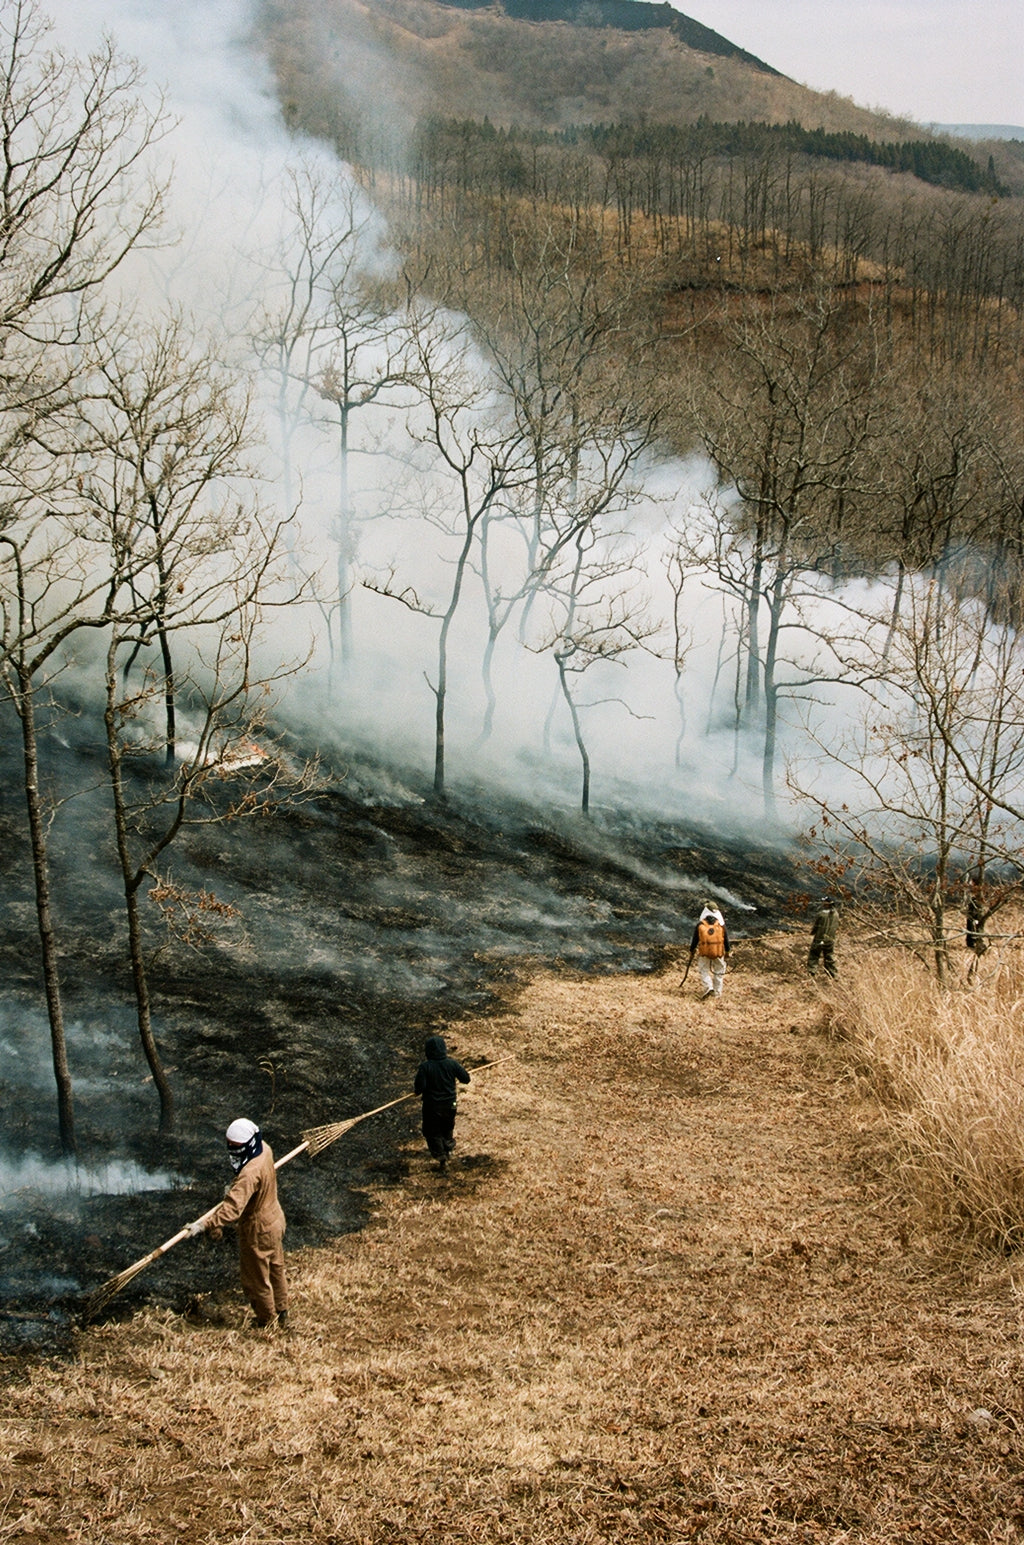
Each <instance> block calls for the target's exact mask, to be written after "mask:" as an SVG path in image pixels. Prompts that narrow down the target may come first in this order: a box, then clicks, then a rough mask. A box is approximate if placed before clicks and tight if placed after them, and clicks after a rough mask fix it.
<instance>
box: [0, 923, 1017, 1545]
mask: <svg viewBox="0 0 1024 1545" xmlns="http://www.w3.org/2000/svg"><path fill="white" fill-rule="evenodd" d="M803 949H804V940H803V938H802V937H799V936H776V937H773V938H769V939H766V940H762V941H759V942H753V941H751V942H747V943H744V944H743V945H742V946H741V947H740V948H739V949H738V950H737V951H736V954H735V970H734V971H733V972H732V973H731V974H730V977H729V978H728V980H727V985H726V998H725V1001H724V1006H723V1007H722V1008H721V1009H720V1010H718V1011H712V1010H710V1009H709V1008H708V1007H707V1006H705V1005H703V1004H701V1003H699V1002H698V994H697V991H695V990H694V982H693V976H692V975H691V979H690V981H689V982H688V983H687V985H686V989H685V991H683V992H681V991H680V963H679V962H669V965H668V967H667V968H666V970H665V971H664V972H663V973H662V974H652V975H647V976H612V977H607V978H603V979H597V980H594V979H589V980H587V979H583V978H576V977H573V976H567V975H554V976H553V975H550V974H540V975H537V976H536V977H535V978H533V979H532V980H524V981H523V982H522V984H521V985H520V987H519V988H518V990H517V991H516V993H515V995H514V997H513V998H512V999H511V1000H510V1002H509V1004H508V1006H507V1008H506V1009H505V1010H504V1011H503V1012H501V1013H500V1014H498V1015H497V1016H492V1017H487V1018H480V1019H473V1018H470V1017H467V1018H465V1019H463V1020H462V1021H460V1022H459V1023H458V1024H456V1025H453V1026H452V1028H451V1038H452V1039H453V1040H455V1041H456V1043H457V1049H458V1054H459V1055H460V1056H462V1057H463V1059H464V1060H466V1061H474V1060H476V1059H477V1058H478V1057H482V1056H495V1055H502V1054H503V1053H506V1052H508V1051H510V1050H514V1051H515V1052H516V1054H517V1059H516V1061H514V1062H513V1063H510V1064H508V1065H506V1066H505V1067H503V1068H501V1069H498V1070H495V1072H494V1073H493V1074H491V1075H489V1080H490V1081H487V1080H485V1079H484V1078H480V1079H479V1080H477V1083H476V1085H475V1087H473V1089H472V1090H471V1091H470V1093H469V1095H468V1096H467V1097H466V1099H465V1100H464V1104H463V1108H462V1111H461V1114H460V1118H459V1122H460V1124H459V1130H458V1135H459V1138H460V1146H459V1150H458V1152H459V1154H460V1156H461V1158H460V1161H459V1163H458V1164H456V1165H455V1166H454V1167H453V1169H452V1170H451V1171H450V1172H449V1174H448V1175H447V1176H446V1177H442V1176H440V1175H438V1174H437V1173H436V1169H435V1168H434V1166H432V1165H431V1164H430V1163H429V1162H428V1161H427V1159H426V1158H425V1156H424V1155H423V1154H422V1152H421V1147H420V1144H419V1140H418V1138H417V1136H416V1132H415V1120H414V1118H413V1116H412V1115H410V1116H409V1117H408V1122H407V1128H406V1142H405V1144H404V1146H402V1148H401V1150H400V1151H397V1152H393V1153H392V1155H391V1164H390V1172H389V1173H385V1172H383V1171H382V1173H385V1178H384V1179H383V1180H382V1181H381V1182H380V1183H379V1184H378V1186H377V1187H376V1190H375V1195H374V1198H373V1209H372V1210H373V1218H372V1221H371V1222H370V1224H369V1226H368V1227H367V1228H366V1229H365V1230H364V1231H363V1232H361V1233H359V1234H353V1235H349V1236H348V1237H346V1238H345V1239H344V1240H341V1241H339V1242H338V1244H337V1245H336V1246H335V1247H332V1248H327V1249H324V1250H316V1251H313V1250H310V1251H301V1252H296V1253H294V1254H293V1255H292V1256H291V1258H290V1270H291V1276H292V1280H293V1284H294V1289H295V1299H296V1302H295V1308H294V1314H293V1319H294V1328H293V1329H292V1330H291V1331H289V1332H288V1333H287V1334H285V1335H273V1336H269V1337H267V1336H264V1335H263V1334H257V1333H254V1332H252V1331H251V1330H247V1329H246V1327H245V1324H244V1322H243V1316H242V1311H241V1309H240V1307H239V1306H238V1301H237V1300H236V1298H235V1297H234V1296H233V1295H231V1296H229V1297H228V1298H226V1299H224V1300H222V1301H216V1300H214V1299H208V1300H204V1301H203V1302H202V1303H198V1304H197V1305H196V1306H195V1311H194V1314H193V1316H192V1317H191V1318H190V1319H183V1318H179V1317H175V1316H173V1315H170V1314H168V1313H164V1312H157V1311H148V1312H144V1313H141V1314H139V1315H137V1316H136V1317H134V1318H133V1319H131V1320H129V1321H126V1322H124V1323H120V1324H108V1325H104V1326H102V1327H100V1328H96V1329H93V1330H91V1331H89V1332H88V1333H86V1334H83V1336H82V1337H81V1340H80V1344H79V1348H78V1354H77V1357H76V1358H75V1360H74V1361H73V1362H70V1363H68V1364H60V1365H45V1364H44V1365H36V1366H19V1365H17V1364H12V1365H10V1367H9V1370H8V1372H9V1375H10V1378H9V1382H8V1388H7V1392H6V1400H5V1407H6V1414H5V1417H4V1420H3V1426H2V1436H0V1453H2V1455H3V1471H4V1476H5V1479H4V1481H3V1483H2V1484H3V1492H4V1499H5V1500H4V1505H3V1511H2V1518H3V1522H4V1531H3V1538H4V1540H5V1541H11V1542H17V1545H28V1541H30V1540H31V1541H33V1542H35V1541H55V1540H58V1539H60V1540H67V1541H82V1542H84V1541H89V1542H90V1545H96V1542H99V1541H103V1542H105V1545H106V1542H109V1545H115V1542H121V1541H128V1540H131V1541H137V1540H152V1541H169V1540H182V1539H185V1540H188V1541H189V1542H194V1545H200V1542H213V1541H217V1542H218V1545H228V1542H238V1545H241V1542H242V1541H243V1540H244V1541H247V1542H255V1541H262V1542H271V1541H273V1542H279V1545H286V1542H287V1545H292V1542H295V1545H298V1542H300V1541H301V1542H303V1545H309V1542H324V1545H326V1542H328V1541H336V1540H345V1541H349V1540H351V1541H360V1542H364V1541H365V1542H378V1541H379V1542H384V1541H388V1542H394V1541H406V1540H417V1539H428V1538H429V1539H434V1540H438V1539H443V1540H445V1541H459V1540H467V1541H468V1540H473V1541H474V1542H475V1545H490V1542H495V1545H497V1542H502V1545H504V1542H512V1541H530V1542H537V1545H539V1542H547V1541H551V1542H554V1541H559V1542H561V1541H572V1542H580V1545H582V1542H585V1541H598V1540H601V1541H608V1540H615V1541H627V1540H629V1541H632V1540H636V1541H639V1540H644V1541H670V1540H693V1539H701V1540H704V1541H708V1542H711V1541H722V1542H725V1541H730V1542H731V1541H740V1540H746V1541H753V1540H785V1541H818V1540H831V1541H839V1540H842V1541H863V1542H868V1541H871V1542H879V1545H881V1542H886V1545H890V1542H892V1541H895V1540H905V1539H915V1540H923V1541H940V1540H942V1541H950V1540H963V1541H968V1540H971V1541H975V1540H993V1541H994V1540H1000V1541H1009V1540H1018V1539H1020V1538H1022V1537H1024V1487H1022V1485H1021V1482H1020V1459H1021V1440H1020V1431H1021V1426H1022V1424H1024V1410H1022V1402H1021V1397H1020V1379H1021V1373H1022V1368H1021V1346H1020V1328H1019V1323H1018V1313H1017V1307H1016V1298H1015V1292H1016V1285H1015V1272H1014V1270H1013V1269H1012V1268H1011V1267H1006V1268H1003V1267H998V1266H997V1267H994V1268H989V1269H987V1270H986V1271H984V1272H980V1273H979V1272H975V1274H974V1275H972V1276H967V1275H957V1274H955V1273H953V1271H952V1270H951V1269H949V1268H943V1267H942V1265H941V1262H939V1261H938V1260H937V1259H936V1258H933V1257H930V1256H928V1255H927V1254H925V1253H924V1252H923V1251H922V1250H921V1249H919V1248H916V1247H915V1246H914V1244H913V1240H912V1236H911V1234H910V1233H909V1232H908V1227H909V1220H908V1217H907V1215H906V1214H905V1213H904V1212H903V1210H902V1207H901V1204H900V1203H898V1202H897V1201H896V1200H895V1199H894V1197H893V1195H892V1194H891V1191H890V1185H889V1181H888V1179H887V1173H886V1168H885V1164H884V1162H883V1159H882V1153H883V1149H882V1144H881V1129H880V1126H879V1116H878V1112H877V1109H876V1107H874V1106H873V1105H871V1104H869V1103H867V1102H866V1101H865V1100H864V1099H863V1098H862V1097H861V1096H860V1095H859V1094H858V1089H857V1085H856V1083H855V1081H854V1080H853V1079H852V1077H851V1076H850V1074H849V1073H848V1071H847V1069H846V1067H845V1065H844V1062H843V1060H842V1058H841V1056H840V1053H839V1051H838V1050H837V1048H836V1046H835V1043H834V1042H832V1041H830V1040H829V1039H828V1037H827V1035H826V1034H824V1031H825V1030H826V1028H827V1025H828V1022H829V1018H830V1008H829V1004H828V1000H827V997H826V996H825V995H823V994H822V993H821V992H820V991H819V990H818V987H817V984H816V983H813V982H812V981H810V979H809V978H807V977H806V975H805V974H804V972H803V968H802V959H803ZM340 1146H341V1145H339V1148H340ZM334 1152H335V1154H336V1157H335V1158H334V1159H333V1160H332V1151H331V1150H329V1151H328V1153H327V1154H326V1155H324V1156H323V1158H322V1159H321V1160H320V1161H318V1162H320V1163H322V1164H324V1165H329V1164H331V1163H332V1162H338V1163H339V1165H340V1162H341V1160H340V1157H339V1156H338V1155H337V1151H336V1150H335V1151H334ZM285 1192H286V1193H287V1187H285ZM285 1202H286V1205H287V1194H286V1195H285ZM192 1248H199V1249H206V1248H213V1247H211V1246H202V1245H200V1246H196V1247H192ZM69 1481H70V1485H69Z"/></svg>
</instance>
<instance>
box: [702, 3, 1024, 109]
mask: <svg viewBox="0 0 1024 1545" xmlns="http://www.w3.org/2000/svg"><path fill="white" fill-rule="evenodd" d="M673 4H674V5H675V7H676V9H677V10H679V11H682V12H684V14H685V15H687V16H692V17H693V19H694V20H695V21H700V22H703V23H704V25H705V26H706V27H713V28H714V29H715V31H716V32H720V33H721V34H722V36H723V37H727V38H728V39H729V41H730V42H731V43H735V44H737V45H738V47H740V48H745V49H746V50H747V52H748V53H751V54H756V55H757V57H758V58H759V59H763V60H764V61H765V63H766V64H770V65H772V66H774V68H775V69H777V70H781V71H782V73H783V75H789V76H791V77H792V79H793V80H796V81H800V82H801V83H802V84H803V85H805V86H812V87H813V88H814V89H815V90H816V91H838V92H839V94H840V96H844V97H852V98H853V99H854V101H855V102H857V103H858V104H859V105H860V106H862V107H871V108H874V107H883V108H885V109H887V110H888V111H889V112H892V113H897V114H899V115H900V116H905V117H909V118H913V119H915V120H916V121H917V122H918V123H991V124H1013V125H1018V126H1024V0H673Z"/></svg>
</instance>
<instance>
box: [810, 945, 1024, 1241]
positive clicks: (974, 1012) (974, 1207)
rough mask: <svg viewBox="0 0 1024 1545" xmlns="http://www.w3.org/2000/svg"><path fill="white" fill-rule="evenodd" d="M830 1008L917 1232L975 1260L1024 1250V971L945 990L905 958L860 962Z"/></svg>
mask: <svg viewBox="0 0 1024 1545" xmlns="http://www.w3.org/2000/svg"><path fill="white" fill-rule="evenodd" d="M835 1005H836V1013H835V1020H834V1026H835V1029H836V1031H837V1033H838V1034H839V1035H841V1036H842V1037H843V1038H844V1039H845V1040H846V1041H847V1042H848V1043H849V1045H850V1047H851V1049H852V1051H853V1053H854V1065H855V1067H856V1070H857V1073H858V1075H859V1076H860V1077H861V1079H863V1080H865V1081H866V1082H867V1083H868V1084H869V1086H870V1087H871V1089H872V1090H873V1092H874V1093H875V1094H876V1095H877V1096H878V1097H879V1099H880V1100H881V1101H882V1104H883V1106H884V1107H885V1109H886V1111H887V1114H888V1123H889V1129H890V1133H891V1139H892V1146H893V1150H894V1153H895V1157H896V1161H897V1165H898V1168H899V1172H900V1175H901V1177H902V1180H903V1184H904V1185H905V1186H906V1188H907V1190H908V1192H909V1194H910V1195H911V1196H912V1197H913V1199H914V1201H915V1202H916V1204H917V1206H918V1208H919V1209H920V1214H921V1222H922V1225H923V1226H924V1227H925V1228H927V1229H929V1230H938V1231H941V1232H942V1233H945V1234H947V1235H948V1236H949V1237H950V1238H951V1240H955V1241H957V1242H959V1243H960V1244H961V1245H965V1246H967V1247H969V1248H972V1249H984V1250H990V1249H1008V1248H1012V1247H1015V1246H1019V1245H1020V1244H1022V1243H1024V961H1022V960H1020V959H1014V958H1010V959H1007V960H1005V961H1003V962H1002V963H1001V964H998V965H994V966H992V967H991V968H990V969H989V972H988V974H987V975H985V976H983V977H982V978H981V979H980V981H979V983H978V985H977V986H975V987H974V988H973V989H969V988H968V986H967V984H966V982H965V983H963V984H962V986H961V985H959V984H958V985H957V986H956V987H954V988H953V989H949V988H947V989H945V990H944V989H943V988H941V987H940V986H939V985H938V984H937V982H936V981H935V979H934V977H932V976H929V975H928V974H927V972H926V971H925V970H924V969H923V968H922V966H921V964H920V963H919V962H918V961H916V960H914V959H913V958H912V957H910V956H907V955H900V954H895V953H890V952H885V953H884V954H883V953H873V954H870V955H867V954H865V955H863V956H861V957H860V958H858V959H852V960H851V959H848V960H847V961H845V962H844V980H843V981H842V983H841V984H840V983H837V984H836V991H835Z"/></svg>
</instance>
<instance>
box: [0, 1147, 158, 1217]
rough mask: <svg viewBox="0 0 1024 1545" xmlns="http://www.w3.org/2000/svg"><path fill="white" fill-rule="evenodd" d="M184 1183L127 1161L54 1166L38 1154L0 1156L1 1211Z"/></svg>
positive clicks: (113, 1160) (133, 1193)
mask: <svg viewBox="0 0 1024 1545" xmlns="http://www.w3.org/2000/svg"><path fill="white" fill-rule="evenodd" d="M184 1184H185V1182H184V1180H183V1179H182V1177H181V1176H180V1175H173V1174H170V1173H169V1172H164V1171H160V1170H147V1169H144V1168H143V1167H142V1165H141V1164H136V1163H133V1162H132V1161H131V1160H128V1159H108V1160H105V1161H104V1162H102V1163H100V1164H95V1165H90V1164H74V1163H71V1162H68V1163H54V1162H53V1161H52V1160H49V1159H44V1158H42V1157H40V1156H39V1155H36V1154H21V1155H19V1156H18V1157H17V1158H5V1157H2V1156H0V1212H5V1211H13V1210H21V1209H22V1208H24V1207H25V1206H26V1205H27V1204H29V1203H32V1202H35V1201H38V1200H39V1199H40V1198H46V1199H48V1200H61V1201H85V1200H88V1199H89V1198H90V1197H96V1196H134V1195H135V1194H136V1193H138V1192H140V1191H169V1190H172V1189H177V1188H179V1187H180V1186H182V1185H184Z"/></svg>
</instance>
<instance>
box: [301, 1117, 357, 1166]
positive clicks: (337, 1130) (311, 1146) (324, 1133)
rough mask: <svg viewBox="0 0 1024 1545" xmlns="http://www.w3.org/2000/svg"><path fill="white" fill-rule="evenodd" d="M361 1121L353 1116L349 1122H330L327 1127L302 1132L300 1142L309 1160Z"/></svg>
mask: <svg viewBox="0 0 1024 1545" xmlns="http://www.w3.org/2000/svg"><path fill="white" fill-rule="evenodd" d="M362 1119H363V1118H362V1117H361V1116H353V1117H352V1118H351V1120H349V1121H332V1122H329V1123H328V1125H327V1126H323V1127H310V1128H309V1130H308V1131H305V1132H303V1134H302V1140H303V1142H304V1143H305V1144H306V1145H307V1146H306V1151H307V1153H308V1154H309V1156H310V1158H311V1159H313V1158H315V1157H316V1155H317V1154H318V1153H323V1151H324V1149H325V1148H329V1147H330V1146H331V1144H332V1143H333V1142H335V1141H336V1139H337V1138H339V1137H343V1136H344V1135H345V1133H346V1132H348V1131H350V1130H351V1128H352V1127H354V1126H355V1124H356V1122H357V1121H361V1120H362Z"/></svg>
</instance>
